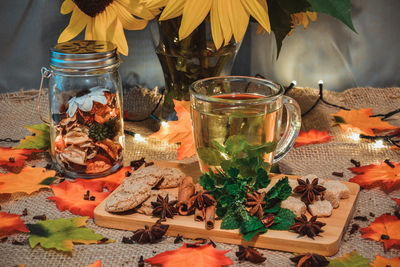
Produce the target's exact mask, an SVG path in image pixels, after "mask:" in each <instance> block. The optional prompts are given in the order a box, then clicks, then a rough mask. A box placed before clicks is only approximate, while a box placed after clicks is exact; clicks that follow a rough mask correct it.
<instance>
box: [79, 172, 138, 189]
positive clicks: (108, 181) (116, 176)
mask: <svg viewBox="0 0 400 267" xmlns="http://www.w3.org/2000/svg"><path fill="white" fill-rule="evenodd" d="M127 172H131V173H132V168H131V167H130V166H127V167H123V168H121V169H120V170H119V171H117V172H114V173H112V174H110V175H107V176H104V177H101V178H96V179H92V180H90V181H94V182H102V183H103V186H104V187H106V188H107V189H108V191H109V192H110V193H111V192H112V191H114V190H115V189H116V188H117V187H118V186H120V185H121V184H122V181H123V180H124V179H125V178H126V175H127ZM79 180H81V179H77V181H79Z"/></svg>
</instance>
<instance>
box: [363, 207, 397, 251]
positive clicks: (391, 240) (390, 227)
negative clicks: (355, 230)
mask: <svg viewBox="0 0 400 267" xmlns="http://www.w3.org/2000/svg"><path fill="white" fill-rule="evenodd" d="M360 230H361V232H362V233H363V235H362V236H361V237H364V238H368V239H372V240H375V241H379V242H383V244H384V246H385V249H389V248H391V247H400V220H399V219H398V218H397V217H396V216H394V215H386V214H383V215H381V216H379V217H378V218H376V219H375V221H373V222H372V223H371V224H370V225H369V226H368V227H364V228H361V229H360Z"/></svg>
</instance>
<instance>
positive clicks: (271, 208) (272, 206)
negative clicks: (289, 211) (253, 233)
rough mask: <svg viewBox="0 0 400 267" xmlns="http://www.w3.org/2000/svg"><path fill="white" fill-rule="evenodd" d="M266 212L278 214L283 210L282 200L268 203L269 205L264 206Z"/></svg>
mask: <svg viewBox="0 0 400 267" xmlns="http://www.w3.org/2000/svg"><path fill="white" fill-rule="evenodd" d="M263 210H264V213H273V214H276V213H278V212H279V211H280V210H281V202H280V201H271V202H269V203H267V205H266V206H265V207H264V208H263Z"/></svg>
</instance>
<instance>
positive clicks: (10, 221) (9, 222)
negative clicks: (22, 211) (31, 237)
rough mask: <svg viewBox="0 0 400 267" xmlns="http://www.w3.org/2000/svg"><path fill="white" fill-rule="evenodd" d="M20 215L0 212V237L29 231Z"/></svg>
mask: <svg viewBox="0 0 400 267" xmlns="http://www.w3.org/2000/svg"><path fill="white" fill-rule="evenodd" d="M20 217H21V215H18V214H11V213H7V212H0V239H2V238H3V237H6V236H9V235H12V234H15V233H18V232H25V233H27V232H29V230H28V228H26V226H25V224H24V221H23V220H21V218H20Z"/></svg>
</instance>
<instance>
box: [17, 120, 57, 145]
mask: <svg viewBox="0 0 400 267" xmlns="http://www.w3.org/2000/svg"><path fill="white" fill-rule="evenodd" d="M24 127H25V128H26V129H27V130H28V131H30V132H32V133H34V135H28V136H26V137H25V139H21V141H20V143H19V145H18V146H16V147H15V148H16V149H24V148H26V149H41V150H46V149H48V148H50V127H49V126H48V125H47V124H44V123H42V124H35V125H28V126H24Z"/></svg>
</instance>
